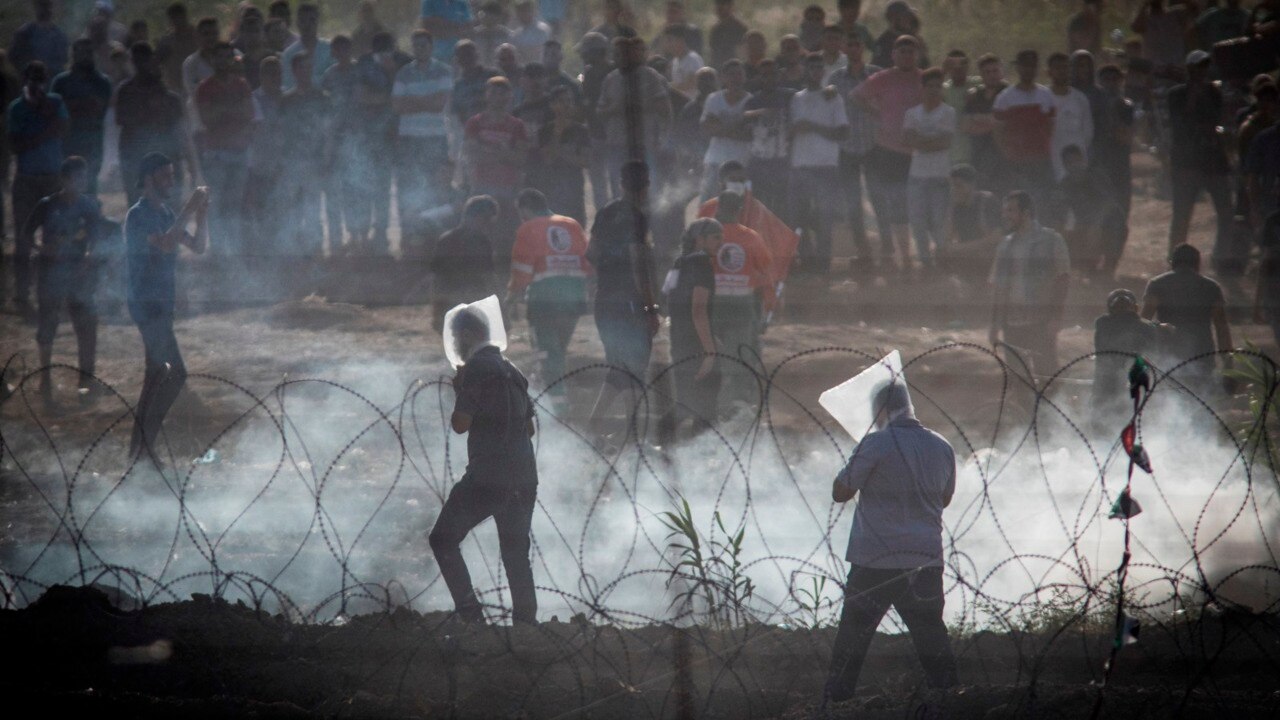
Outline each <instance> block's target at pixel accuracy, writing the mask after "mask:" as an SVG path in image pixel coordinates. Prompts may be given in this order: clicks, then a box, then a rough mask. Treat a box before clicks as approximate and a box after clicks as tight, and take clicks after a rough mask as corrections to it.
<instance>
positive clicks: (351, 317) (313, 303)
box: [260, 295, 374, 330]
mask: <svg viewBox="0 0 1280 720" xmlns="http://www.w3.org/2000/svg"><path fill="white" fill-rule="evenodd" d="M260 319H261V321H262V322H263V323H265V324H267V325H270V326H272V327H277V328H288V329H290V330H329V329H331V328H339V327H350V328H354V327H355V326H358V325H364V324H368V323H372V322H374V320H373V318H372V317H371V316H370V314H369V312H368V310H366V309H365V308H363V307H361V306H359V305H350V304H347V303H336V302H329V301H327V300H325V299H324V298H321V297H317V296H315V295H312V296H309V297H307V298H304V299H302V300H293V301H289V302H283V303H280V304H278V305H272V306H271V307H269V308H266V309H265V310H263V311H262V312H261V315H260Z"/></svg>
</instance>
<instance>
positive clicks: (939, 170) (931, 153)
mask: <svg viewBox="0 0 1280 720" xmlns="http://www.w3.org/2000/svg"><path fill="white" fill-rule="evenodd" d="M942 75H943V73H942V69H941V68H929V69H928V70H925V71H924V72H923V73H921V75H920V84H921V87H922V88H923V92H922V95H921V98H922V100H923V102H921V104H919V105H916V106H915V107H913V108H911V109H910V110H907V114H906V116H905V118H904V119H903V122H902V134H903V140H904V141H905V142H906V144H907V145H908V146H909V147H910V148H911V171H910V174H909V176H908V178H909V179H908V180H907V215H908V216H909V217H910V218H911V232H912V234H913V235H915V239H916V253H917V254H918V255H919V256H920V265H921V269H923V270H924V271H925V272H930V271H932V270H933V269H934V260H935V257H934V253H935V252H940V251H941V250H942V248H943V246H944V245H946V243H947V242H948V241H949V240H950V239H951V160H950V157H949V153H950V151H951V142H952V138H954V137H955V133H956V109H955V108H953V107H951V106H950V105H948V104H946V103H944V102H943V101H942V92H943V91H942Z"/></svg>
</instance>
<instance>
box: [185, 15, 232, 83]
mask: <svg viewBox="0 0 1280 720" xmlns="http://www.w3.org/2000/svg"><path fill="white" fill-rule="evenodd" d="M221 39H222V31H221V29H220V28H219V27H218V19H217V18H212V17H207V18H201V19H200V21H199V22H197V23H196V42H198V43H199V49H198V50H196V51H195V52H193V53H191V54H190V55H188V56H187V59H186V60H183V61H182V91H183V94H184V96H185V97H187V98H191V97H192V96H193V95H195V92H196V86H197V85H199V84H200V83H202V82H204V81H205V80H207V79H208V78H211V77H213V46H214V45H217V44H218V41H219V40H221ZM175 92H176V91H175Z"/></svg>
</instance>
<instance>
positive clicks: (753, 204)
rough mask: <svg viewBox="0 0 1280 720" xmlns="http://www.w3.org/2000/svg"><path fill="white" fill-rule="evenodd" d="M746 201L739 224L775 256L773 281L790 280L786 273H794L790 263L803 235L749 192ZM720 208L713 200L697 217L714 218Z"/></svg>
mask: <svg viewBox="0 0 1280 720" xmlns="http://www.w3.org/2000/svg"><path fill="white" fill-rule="evenodd" d="M745 200H746V202H745V203H744V204H743V207H742V213H741V214H740V215H739V216H738V222H739V223H740V224H742V225H745V226H747V227H749V228H751V229H752V230H755V231H756V232H757V233H759V235H760V238H761V239H763V240H764V244H765V245H766V246H767V247H768V248H769V253H770V254H771V255H772V256H773V273H772V275H773V282H774V283H780V282H782V281H783V280H786V279H787V273H789V272H790V271H791V260H792V259H793V258H795V256H796V248H797V247H799V245H800V236H799V235H796V233H795V231H794V230H792V229H791V228H789V227H787V224H786V223H784V222H782V220H781V219H779V218H778V216H777V215H774V214H773V212H772V211H770V210H769V208H767V207H765V205H764V203H762V202H760V201H759V200H757V199H756V197H755V196H754V195H752V194H751V193H750V192H748V193H747V195H746V198H745ZM719 207H720V201H719V200H718V199H716V198H712V199H710V200H708V201H706V202H705V203H703V204H702V207H701V208H699V209H698V217H715V216H716V210H717V209H718V208H719Z"/></svg>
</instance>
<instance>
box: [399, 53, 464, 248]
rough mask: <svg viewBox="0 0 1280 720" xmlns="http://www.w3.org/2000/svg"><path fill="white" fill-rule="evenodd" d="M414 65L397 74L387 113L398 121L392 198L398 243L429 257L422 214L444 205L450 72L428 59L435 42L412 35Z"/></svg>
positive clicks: (437, 61) (446, 190)
mask: <svg viewBox="0 0 1280 720" xmlns="http://www.w3.org/2000/svg"><path fill="white" fill-rule="evenodd" d="M412 47H413V62H411V63H409V64H408V65H405V66H404V67H402V68H400V70H399V72H397V73H396V81H395V85H394V86H393V87H392V90H391V110H392V111H393V112H395V113H396V115H397V116H399V127H398V136H397V138H396V188H397V195H396V198H397V200H398V201H399V206H400V207H399V213H400V244H401V247H402V248H411V249H414V250H417V251H420V252H423V253H425V254H427V255H430V246H431V243H432V241H434V240H435V238H434V237H430V238H429V237H427V234H428V233H429V232H430V227H429V225H428V224H427V223H424V222H423V220H422V213H424V212H425V211H427V210H428V209H430V208H433V207H436V206H437V205H440V204H442V203H444V202H445V200H446V197H447V195H446V193H447V192H448V189H449V180H450V176H451V169H452V166H451V165H450V163H449V136H448V135H449V126H448V117H447V115H446V113H445V108H446V107H447V106H448V104H449V95H450V94H451V93H452V92H453V71H452V70H451V69H450V68H449V66H448V65H446V64H444V63H443V62H440V61H439V60H436V59H435V57H434V56H433V53H434V51H435V42H434V40H433V39H432V37H431V33H430V32H428V31H426V30H423V29H421V28H419V29H417V30H414V31H413V39H412Z"/></svg>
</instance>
